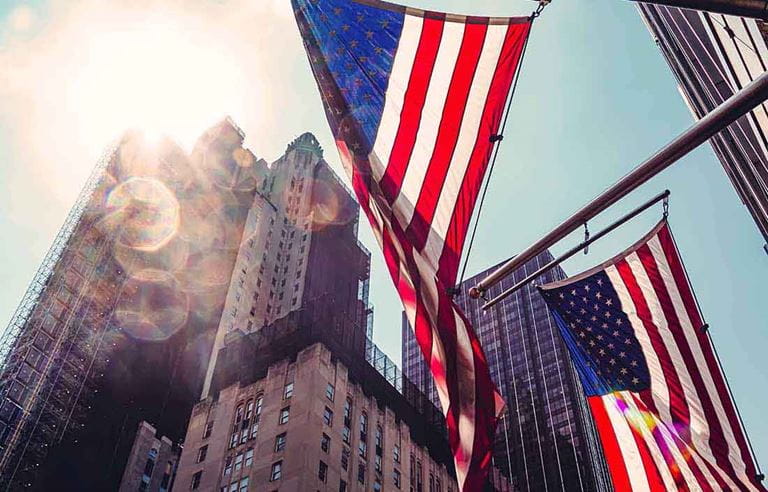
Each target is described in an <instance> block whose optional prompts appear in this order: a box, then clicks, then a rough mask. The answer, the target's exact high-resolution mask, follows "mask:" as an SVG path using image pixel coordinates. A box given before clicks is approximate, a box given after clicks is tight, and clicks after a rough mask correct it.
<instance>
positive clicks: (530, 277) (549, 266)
mask: <svg viewBox="0 0 768 492" xmlns="http://www.w3.org/2000/svg"><path fill="white" fill-rule="evenodd" d="M669 195H670V192H669V190H664V191H663V192H662V193H659V194H658V195H656V196H655V197H653V198H651V199H650V200H648V201H647V202H645V203H643V204H642V205H640V206H639V207H637V208H636V209H634V210H632V211H631V212H629V213H628V214H626V215H624V216H623V217H621V218H620V219H619V220H617V221H615V222H613V223H612V224H611V225H609V226H608V227H606V228H605V229H602V230H601V231H599V232H598V233H597V234H595V235H594V236H592V237H588V238H587V239H585V240H584V241H583V242H582V243H580V244H578V245H576V246H574V247H573V248H571V249H569V250H568V251H566V252H565V253H563V254H562V255H560V256H558V257H557V258H555V259H554V260H552V261H550V262H549V263H547V264H546V265H544V266H543V267H541V268H539V269H538V270H536V271H535V272H533V273H532V274H530V275H528V276H527V277H525V278H524V279H523V280H521V281H519V282H518V283H516V284H515V285H513V286H512V287H510V288H509V289H507V290H505V291H504V292H502V293H501V294H499V295H497V296H496V297H494V298H493V299H491V300H490V301H486V303H485V304H483V309H488V308H489V307H491V306H493V305H495V304H496V303H498V302H499V301H501V300H502V299H504V298H505V297H507V296H511V295H512V294H514V293H515V292H517V291H518V290H520V289H522V288H523V287H525V286H526V285H527V284H529V283H531V282H532V281H534V280H535V279H536V278H537V277H538V276H539V275H541V274H543V273H544V272H547V271H549V270H551V269H553V268H555V267H556V266H557V265H559V264H560V263H562V262H564V261H565V260H567V259H568V258H570V257H572V256H573V255H575V254H576V253H578V252H579V251H581V250H582V249H586V248H587V247H588V246H589V245H590V244H592V243H594V242H595V241H597V240H599V239H601V238H602V237H603V236H606V235H607V234H608V233H610V232H612V231H613V230H615V229H617V228H618V227H619V226H622V225H624V224H626V223H627V222H629V221H630V220H632V219H634V218H635V217H637V216H638V215H640V214H641V213H643V212H645V211H646V210H648V209H649V208H651V207H652V206H654V205H655V204H657V203H659V202H660V201H662V200H664V201H666V200H667V198H669ZM483 294H484V293H483ZM483 300H485V297H483Z"/></svg>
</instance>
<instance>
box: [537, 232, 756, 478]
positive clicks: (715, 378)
mask: <svg viewBox="0 0 768 492" xmlns="http://www.w3.org/2000/svg"><path fill="white" fill-rule="evenodd" d="M540 292H541V293H542V295H543V296H544V298H545V299H546V301H547V304H548V305H549V307H550V309H551V310H552V313H553V315H554V317H555V320H556V322H557V325H558V328H559V331H560V334H561V335H562V337H563V340H564V341H565V344H566V345H567V347H568V350H569V352H570V354H571V359H572V361H573V363H574V366H575V367H576V370H577V372H578V374H579V376H580V379H581V383H582V386H583V387H584V391H585V393H586V396H587V400H588V401H589V406H590V409H591V412H592V416H593V418H594V420H595V424H596V427H597V430H598V434H599V435H600V439H601V442H602V446H603V452H604V454H605V457H606V461H607V463H608V468H609V470H610V474H611V477H612V480H613V484H614V487H615V489H616V490H651V491H656V490H667V491H674V490H706V491H709V490H712V491H716V490H717V491H719V490H743V491H765V490H766V489H765V488H764V487H763V486H762V485H761V484H760V482H759V480H758V478H757V471H756V466H755V463H754V461H753V459H752V456H751V454H750V451H749V447H748V443H747V439H746V434H745V430H744V429H743V428H742V426H741V425H740V420H739V418H738V414H737V413H736V406H735V403H734V401H733V399H732V398H731V395H730V393H729V391H728V387H727V385H726V381H725V376H724V374H723V372H722V368H721V367H720V365H719V363H718V360H717V357H716V355H715V351H714V347H713V345H712V341H711V339H710V338H709V336H708V334H707V332H706V326H705V325H704V322H703V320H702V317H701V314H700V312H699V309H698V306H697V304H696V301H695V298H694V294H693V290H692V288H691V285H690V284H689V282H688V277H687V274H686V272H685V269H684V267H683V262H682V259H681V258H680V255H679V252H678V250H677V246H676V245H675V242H674V239H673V237H672V234H671V232H670V230H669V225H668V224H667V222H666V220H662V221H661V222H660V223H659V224H658V225H657V226H656V227H655V228H654V229H653V230H651V232H650V233H649V234H647V235H646V236H645V237H644V238H643V239H641V240H640V241H639V242H638V243H636V244H635V245H633V246H632V247H630V248H629V249H628V250H627V251H625V252H623V253H621V254H620V255H618V256H616V257H615V258H613V259H611V260H609V261H607V262H605V263H603V264H602V265H600V266H598V267H596V268H593V269H591V270H589V271H587V272H584V273H582V274H580V275H577V276H575V277H572V278H569V279H567V280H564V281H560V282H556V283H551V284H547V285H543V286H541V287H540Z"/></svg>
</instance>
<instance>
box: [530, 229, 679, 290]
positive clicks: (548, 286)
mask: <svg viewBox="0 0 768 492" xmlns="http://www.w3.org/2000/svg"><path fill="white" fill-rule="evenodd" d="M666 224H667V219H666V218H663V219H661V220H660V221H659V222H658V223H657V224H656V225H655V226H654V227H653V228H652V229H651V230H650V231H649V232H648V233H646V234H645V235H644V236H643V237H641V238H640V239H639V240H638V241H636V242H635V243H633V244H632V245H631V246H629V247H628V248H627V249H625V250H624V251H622V252H620V253H619V254H617V255H614V256H612V257H611V258H609V259H607V260H605V261H603V262H602V263H599V264H597V265H595V266H593V267H592V268H590V269H588V270H585V271H583V272H581V273H579V274H578V275H574V276H573V277H568V278H566V279H564V280H558V281H557V282H550V283H548V284H544V285H539V286H538V288H539V289H541V290H550V289H556V288H558V287H563V286H566V285H570V284H572V283H574V282H578V281H579V280H583V279H585V278H587V277H589V276H591V275H593V274H595V273H597V272H599V271H601V270H605V269H606V267H609V266H611V265H613V264H615V263H616V262H617V261H618V260H621V259H623V258H626V257H627V256H628V255H630V254H631V253H633V252H635V251H636V250H638V249H639V248H641V247H642V246H643V245H645V244H646V243H647V242H648V240H649V239H651V237H653V236H654V235H655V234H656V233H658V232H659V231H660V230H661V228H662V227H664V225H666Z"/></svg>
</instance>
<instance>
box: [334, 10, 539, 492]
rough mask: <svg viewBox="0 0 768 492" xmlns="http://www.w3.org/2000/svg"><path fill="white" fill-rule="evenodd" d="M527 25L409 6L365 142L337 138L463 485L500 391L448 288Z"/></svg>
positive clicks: (477, 483) (478, 456) (491, 425)
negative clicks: (361, 148)
mask: <svg viewBox="0 0 768 492" xmlns="http://www.w3.org/2000/svg"><path fill="white" fill-rule="evenodd" d="M529 27H530V23H529V22H528V21H527V19H503V20H502V19H478V18H472V19H466V18H465V19H462V18H457V17H455V16H452V17H451V18H450V19H446V18H445V17H439V16H435V15H429V16H425V15H423V14H422V13H416V12H409V13H407V14H406V16H405V22H404V25H403V30H402V33H401V37H400V43H399V45H398V49H397V52H396V54H395V59H394V63H393V68H392V72H391V75H390V78H389V82H388V88H387V93H386V99H385V104H384V111H383V114H382V119H381V123H380V125H379V129H378V133H377V138H376V141H375V143H374V145H373V151H372V152H371V154H370V155H369V156H367V159H361V158H356V157H354V155H353V153H352V152H350V150H349V149H348V148H347V144H346V143H345V141H344V139H342V138H340V139H339V140H338V141H337V145H338V147H339V150H340V153H341V155H342V160H343V161H345V166H344V167H345V169H347V170H348V171H349V172H351V176H352V182H353V188H354V189H355V192H356V194H357V196H358V199H359V200H360V204H361V206H362V208H363V210H364V211H365V213H366V215H367V216H368V218H369V220H370V222H371V225H372V227H373V229H374V233H375V235H376V237H377V239H378V241H379V243H380V245H381V247H382V250H383V252H384V257H385V259H386V263H387V267H388V269H389V272H390V275H391V276H392V279H393V281H394V283H395V285H396V287H397V289H398V293H399V294H400V297H401V299H402V301H403V305H404V307H405V312H406V315H407V316H408V320H409V321H410V324H411V326H412V327H413V329H414V331H415V333H416V339H417V340H418V341H419V345H420V347H421V349H422V352H423V354H424V356H425V357H426V359H427V360H428V362H429V366H430V368H431V370H432V374H433V376H434V379H435V384H436V387H437V390H438V394H439V395H440V400H441V403H442V406H443V411H444V413H445V416H446V423H447V427H448V432H449V441H450V444H451V448H452V450H453V454H454V458H455V463H456V472H457V476H458V480H459V483H460V485H461V486H462V489H463V490H479V489H480V488H481V487H482V485H483V481H484V478H485V473H486V471H487V467H488V466H489V464H490V459H491V453H492V446H493V440H494V434H495V426H496V417H497V415H498V414H499V413H500V412H501V410H502V408H503V401H502V399H501V397H500V395H499V394H498V392H497V391H496V388H495V386H494V384H493V382H492V381H491V378H490V373H489V370H488V366H487V363H486V360H485V356H484V355H483V351H482V348H481V347H480V344H479V341H478V339H477V337H476V336H475V334H474V332H473V330H472V327H471V326H470V325H469V323H468V321H467V320H466V318H465V317H464V316H463V314H462V313H461V312H460V311H459V309H458V308H457V306H456V305H455V304H454V303H453V301H452V299H451V297H450V296H449V295H448V289H449V288H450V287H452V286H453V285H454V283H455V282H456V277H457V272H458V266H459V259H460V256H461V251H462V248H463V243H464V238H465V236H466V232H467V228H468V225H469V221H470V217H471V215H472V210H473V208H474V205H475V201H476V199H477V195H478V192H479V189H480V185H481V182H482V180H483V176H484V174H485V169H486V166H487V164H488V161H489V158H490V153H491V150H492V145H493V144H492V143H491V142H490V136H491V135H493V134H495V133H496V132H497V131H498V129H499V124H500V120H501V115H502V111H503V107H504V102H505V101H506V98H507V95H508V93H509V90H510V86H511V83H512V79H513V76H514V73H515V70H516V67H517V65H518V61H519V58H520V55H521V53H522V49H523V46H524V43H525V39H526V38H527V35H528V30H529Z"/></svg>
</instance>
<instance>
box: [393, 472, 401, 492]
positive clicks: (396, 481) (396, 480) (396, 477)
mask: <svg viewBox="0 0 768 492" xmlns="http://www.w3.org/2000/svg"><path fill="white" fill-rule="evenodd" d="M392 481H393V482H394V484H395V487H396V488H398V489H399V488H400V485H401V484H402V483H403V478H402V476H401V475H400V470H398V469H395V471H393V472H392Z"/></svg>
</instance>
